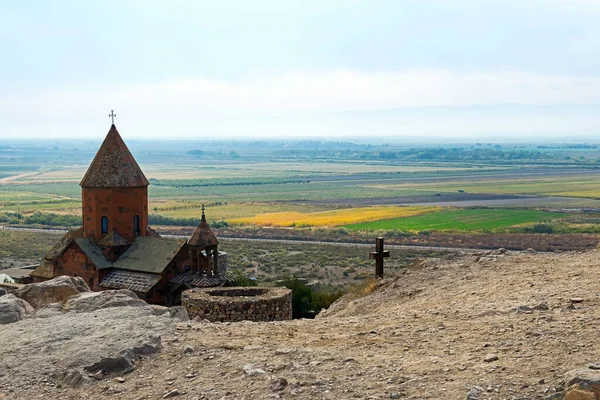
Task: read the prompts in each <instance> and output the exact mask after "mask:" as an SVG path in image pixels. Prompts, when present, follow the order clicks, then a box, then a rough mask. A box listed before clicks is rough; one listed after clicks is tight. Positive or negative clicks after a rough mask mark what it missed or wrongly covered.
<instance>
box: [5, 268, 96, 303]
mask: <svg viewBox="0 0 600 400" xmlns="http://www.w3.org/2000/svg"><path fill="white" fill-rule="evenodd" d="M89 291H90V288H89V287H88V286H87V284H86V283H85V281H84V280H83V279H81V278H79V277H72V276H59V277H57V278H54V279H51V280H49V281H45V282H41V283H32V284H29V285H25V286H24V287H22V288H20V289H19V290H17V291H16V292H15V294H16V295H17V297H20V298H21V299H23V300H25V301H27V302H28V303H29V304H31V305H32V306H33V307H34V308H35V309H36V310H37V309H39V308H41V307H43V306H44V305H46V304H50V303H64V302H65V301H67V299H68V298H69V297H71V296H73V295H76V294H79V293H85V292H89Z"/></svg>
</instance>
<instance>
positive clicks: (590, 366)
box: [588, 363, 600, 370]
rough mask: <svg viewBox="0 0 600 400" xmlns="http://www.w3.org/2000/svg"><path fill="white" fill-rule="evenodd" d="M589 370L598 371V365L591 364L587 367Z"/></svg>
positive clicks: (599, 366)
mask: <svg viewBox="0 0 600 400" xmlns="http://www.w3.org/2000/svg"><path fill="white" fill-rule="evenodd" d="M588 368H589V369H595V370H600V363H591V364H590V365H588Z"/></svg>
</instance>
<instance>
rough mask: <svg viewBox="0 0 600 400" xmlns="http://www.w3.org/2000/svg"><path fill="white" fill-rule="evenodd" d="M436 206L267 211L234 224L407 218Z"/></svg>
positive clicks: (323, 223)
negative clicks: (310, 211) (302, 211)
mask: <svg viewBox="0 0 600 400" xmlns="http://www.w3.org/2000/svg"><path fill="white" fill-rule="evenodd" d="M439 210H440V209H439V208H435V207H363V208H351V209H341V210H335V211H324V212H315V213H300V212H281V213H265V214H261V215H258V216H255V217H252V218H239V219H233V220H231V221H230V222H231V223H232V224H241V225H244V224H246V225H259V226H279V227H282V226H289V227H293V226H297V227H307V226H338V225H345V224H348V223H358V222H364V221H378V220H385V219H388V218H400V217H403V218H407V217H411V216H414V215H420V214H425V213H432V212H436V211H439Z"/></svg>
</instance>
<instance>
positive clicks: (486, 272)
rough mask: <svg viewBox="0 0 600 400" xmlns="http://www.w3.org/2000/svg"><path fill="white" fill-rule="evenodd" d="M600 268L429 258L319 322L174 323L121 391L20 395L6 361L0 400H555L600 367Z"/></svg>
mask: <svg viewBox="0 0 600 400" xmlns="http://www.w3.org/2000/svg"><path fill="white" fill-rule="evenodd" d="M599 270H600V259H599V253H598V252H596V251H595V250H593V251H589V252H586V253H562V254H529V253H515V254H510V253H509V254H507V255H502V254H487V255H477V256H473V255H469V256H464V257H461V258H458V259H455V260H452V261H447V260H446V261H442V260H439V261H435V260H430V261H429V262H423V263H422V264H421V265H420V266H418V267H415V268H413V269H410V270H408V271H407V273H406V274H404V275H402V276H401V277H399V278H395V279H389V280H383V281H381V282H380V284H379V286H378V287H377V288H376V289H375V291H374V292H373V293H371V294H370V295H368V296H365V297H362V298H358V299H354V300H350V299H348V298H344V299H342V300H341V301H340V302H339V303H336V304H334V305H333V306H332V307H331V308H330V309H329V310H328V311H327V312H324V313H322V314H321V315H319V317H318V318H317V319H315V320H294V321H287V322H274V323H251V322H242V323H208V322H205V321H190V322H180V323H177V324H175V325H174V329H173V330H172V331H170V332H166V333H164V334H163V337H162V339H163V345H164V349H163V350H162V351H161V352H160V353H159V354H158V355H156V356H154V357H151V358H148V359H145V360H142V361H141V362H139V363H138V364H137V368H136V369H135V370H134V371H133V372H132V373H130V374H127V375H123V376H122V377H123V378H124V379H123V382H118V381H114V380H113V379H112V378H113V377H107V378H105V379H104V380H102V381H97V382H95V383H93V384H92V385H91V386H86V387H84V388H81V389H71V388H57V387H56V382H54V381H53V380H52V379H53V378H52V374H50V375H49V376H48V379H47V381H46V383H41V382H40V381H39V380H31V382H32V384H31V385H28V386H27V385H25V386H21V385H19V386H18V388H19V390H17V391H15V390H14V389H15V388H17V386H14V385H11V383H9V375H7V374H6V371H5V370H4V371H2V366H1V365H2V364H1V362H0V393H4V395H5V396H4V398H3V396H2V394H0V398H3V399H34V398H44V399H73V400H75V399H107V398H111V399H140V400H141V399H161V398H174V399H231V400H234V399H271V398H291V399H355V398H356V399H390V398H392V399H394V398H395V399H464V398H465V396H466V393H467V392H468V391H469V389H470V388H471V387H473V386H480V387H482V388H484V390H485V393H484V394H483V395H482V396H480V397H479V399H514V400H516V399H522V400H524V399H544V398H546V397H548V395H549V394H551V393H552V392H553V391H554V389H555V387H557V386H558V385H559V384H560V381H561V379H562V377H563V375H564V373H565V372H566V371H568V370H571V369H574V368H580V367H583V366H585V365H587V364H588V363H591V362H598V361H600V346H598V335H599V333H600V324H599V322H600V297H599V294H600V291H599V290H598V289H599V286H600V279H599V278H598V271H599ZM518 307H520V308H518ZM19 324H20V322H18V323H15V324H12V325H14V328H17V327H18V325H19ZM3 329H6V325H5V326H4V327H0V333H1V332H2V330H3ZM11 329H13V328H11ZM34 335H35V333H33V335H32V338H33V337H34ZM95 338H96V340H112V341H115V343H117V342H118V338H117V337H113V336H112V335H111V329H110V325H108V326H107V329H106V335H105V336H103V337H99V336H98V335H96V336H95ZM31 340H34V339H31ZM62 346H63V347H62V348H63V349H64V343H63V344H62ZM73 350H74V351H75V350H77V349H73ZM6 351H7V349H2V352H3V354H6V353H4V352H6ZM35 356H36V355H35V354H33V353H32V354H31V357H35ZM488 356H489V358H490V359H491V360H492V361H488V362H486V361H485V359H486V358H488ZM495 358H497V359H495ZM0 360H1V359H0ZM59 364H60V363H59ZM56 368H59V365H56ZM2 372H4V373H2ZM21 381H23V378H22V377H21V376H12V377H10V382H12V383H15V382H21ZM15 384H16V383H15ZM40 385H43V386H40ZM11 387H12V388H13V389H10V388H11ZM42 388H43V392H42V391H41V389H42ZM3 390H4V391H3ZM9 390H12V391H9ZM169 393H170V394H169ZM164 396H167V397H164Z"/></svg>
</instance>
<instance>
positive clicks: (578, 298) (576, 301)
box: [571, 297, 583, 304]
mask: <svg viewBox="0 0 600 400" xmlns="http://www.w3.org/2000/svg"><path fill="white" fill-rule="evenodd" d="M582 302H583V299H582V298H581V297H572V298H571V303H573V304H577V303H582Z"/></svg>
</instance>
